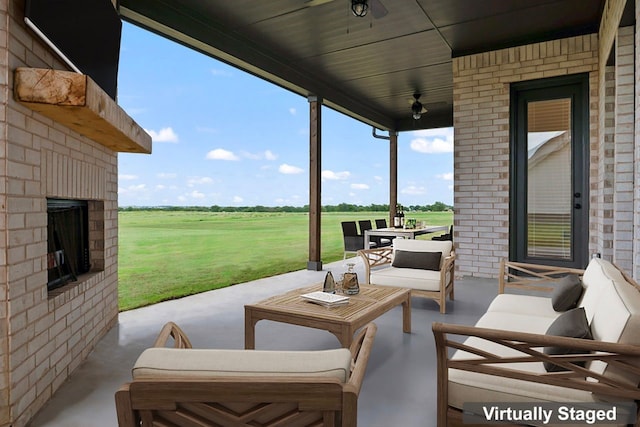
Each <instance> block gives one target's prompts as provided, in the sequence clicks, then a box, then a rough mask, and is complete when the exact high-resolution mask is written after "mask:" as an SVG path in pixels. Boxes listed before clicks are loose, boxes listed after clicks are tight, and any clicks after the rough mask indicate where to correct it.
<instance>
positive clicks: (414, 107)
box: [411, 93, 422, 120]
mask: <svg viewBox="0 0 640 427" xmlns="http://www.w3.org/2000/svg"><path fill="white" fill-rule="evenodd" d="M413 97H414V98H415V101H413V104H411V111H412V112H413V118H414V120H420V117H422V103H421V102H420V101H418V100H419V99H420V94H419V93H416V94H414V95H413Z"/></svg>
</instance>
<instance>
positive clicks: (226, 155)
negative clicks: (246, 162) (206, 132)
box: [206, 148, 240, 160]
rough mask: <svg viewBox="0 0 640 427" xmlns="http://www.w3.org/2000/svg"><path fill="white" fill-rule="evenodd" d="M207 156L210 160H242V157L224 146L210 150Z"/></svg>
mask: <svg viewBox="0 0 640 427" xmlns="http://www.w3.org/2000/svg"><path fill="white" fill-rule="evenodd" d="M206 158H207V159H209V160H240V158H239V157H238V156H236V155H235V154H233V153H232V152H231V151H228V150H225V149H223V148H216V149H215V150H211V151H209V152H208V153H207V156H206Z"/></svg>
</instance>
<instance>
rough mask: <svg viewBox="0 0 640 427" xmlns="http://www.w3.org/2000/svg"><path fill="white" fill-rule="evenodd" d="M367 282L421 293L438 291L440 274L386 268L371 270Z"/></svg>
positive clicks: (436, 272)
mask: <svg viewBox="0 0 640 427" xmlns="http://www.w3.org/2000/svg"><path fill="white" fill-rule="evenodd" d="M369 281H370V283H372V284H374V285H383V286H399V287H402V288H411V289H420V290H423V291H438V290H440V272H439V271H433V270H419V269H415V268H396V267H386V268H382V269H380V270H372V271H371V275H370V277H369Z"/></svg>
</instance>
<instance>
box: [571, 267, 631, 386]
mask: <svg viewBox="0 0 640 427" xmlns="http://www.w3.org/2000/svg"><path fill="white" fill-rule="evenodd" d="M592 265H594V266H596V265H597V266H598V274H599V275H602V276H603V277H604V278H603V279H602V280H603V282H604V283H607V287H606V288H603V289H601V290H600V291H599V292H598V304H594V305H592V306H591V310H592V319H591V324H590V326H591V333H592V334H593V339H595V340H600V341H609V342H618V343H622V344H632V345H640V292H639V291H638V289H636V287H635V286H633V285H632V284H630V283H629V282H627V281H626V280H625V278H624V276H623V275H622V273H620V271H619V270H618V269H616V268H615V266H614V265H613V264H611V263H610V262H608V261H604V260H601V259H596V260H593V261H592V262H591V263H589V267H588V268H587V270H590V269H592ZM585 274H586V272H585ZM583 303H585V302H584V299H583ZM588 303H589V301H587V302H586V303H585V304H588ZM637 365H640V362H638V363H637ZM590 369H592V370H593V371H595V372H598V373H603V374H604V375H605V376H606V377H609V378H613V379H617V380H619V381H623V382H627V383H629V384H633V385H637V384H638V383H640V375H633V376H631V375H630V374H628V373H627V374H626V375H623V374H621V373H620V372H619V370H617V369H616V368H615V367H613V366H609V365H607V364H605V363H603V362H600V361H596V362H593V363H591V366H590Z"/></svg>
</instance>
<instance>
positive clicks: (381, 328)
mask: <svg viewBox="0 0 640 427" xmlns="http://www.w3.org/2000/svg"><path fill="white" fill-rule="evenodd" d="M344 269H345V267H344V264H343V262H342V261H340V262H336V263H332V264H329V265H327V266H326V271H333V272H334V273H336V274H337V273H339V272H342V271H344ZM326 271H324V272H315V271H307V270H301V271H297V272H293V273H288V274H284V275H280V276H275V277H271V278H266V279H262V280H257V281H255V282H250V283H243V284H239V285H235V286H231V287H228V288H224V289H219V290H215V291H210V292H205V293H202V294H199V295H194V296H190V297H186V298H182V299H179V300H174V301H167V302H164V303H160V304H156V305H153V306H149V307H146V308H141V309H137V310H131V311H127V312H124V313H121V314H120V316H119V321H118V324H117V326H116V327H114V328H113V329H112V330H111V331H110V332H109V333H108V334H107V335H106V336H105V338H104V339H103V340H101V341H100V343H99V344H98V345H97V347H96V350H95V351H94V352H93V353H92V354H91V355H90V356H89V357H88V359H87V361H86V362H85V363H84V364H83V365H82V366H81V367H80V368H79V369H78V371H77V372H76V373H74V375H72V377H71V378H70V379H69V381H67V382H66V383H65V384H63V386H62V387H61V388H60V389H59V390H58V392H57V393H56V394H55V396H54V397H53V399H52V400H51V401H49V402H48V403H47V404H46V405H45V407H44V408H43V409H42V411H40V412H39V413H38V415H37V416H36V417H35V418H34V419H33V421H32V422H31V423H30V426H31V427H75V426H78V427H80V426H82V427H113V426H116V425H117V421H116V410H115V401H114V394H115V392H116V390H118V388H119V387H120V386H121V385H122V384H124V383H125V382H127V381H130V380H131V369H132V368H133V365H134V363H135V361H136V359H137V358H138V356H139V355H140V354H141V353H142V351H143V350H145V349H146V348H148V347H151V346H152V344H153V342H154V340H155V339H156V336H157V334H158V333H159V332H160V329H161V328H162V326H163V325H164V324H165V323H166V322H168V321H173V322H175V323H177V324H178V325H179V326H180V327H181V328H182V329H183V330H184V332H185V333H186V334H187V335H188V336H189V338H190V340H191V342H192V344H193V346H194V347H198V348H218V349H242V348H244V342H243V337H244V331H243V325H244V321H243V315H244V309H243V306H244V305H245V304H250V303H254V302H256V301H258V300H261V299H264V298H267V297H269V296H271V295H275V294H279V293H282V292H284V291H286V290H289V289H295V288H298V287H302V286H306V285H310V284H314V283H318V284H319V283H321V282H322V279H323V278H324V275H325V273H326ZM356 272H357V273H358V275H359V277H363V274H364V267H363V265H362V263H361V262H358V264H357V267H356ZM456 287H457V290H456V301H455V303H453V302H449V304H450V305H449V307H448V310H447V314H446V315H443V314H440V313H439V309H438V305H437V304H436V302H435V301H433V300H427V299H424V298H414V299H413V301H412V332H411V333H410V334H406V333H403V332H402V328H401V324H402V319H401V318H402V309H401V308H400V307H396V308H394V309H393V310H391V311H389V312H387V313H385V314H384V315H382V316H380V317H379V318H378V319H377V320H376V321H375V324H376V325H377V326H378V331H377V333H376V337H375V340H374V344H373V349H372V352H371V356H370V359H369V363H368V366H367V369H366V374H365V377H364V382H363V386H362V390H361V392H360V397H359V400H358V410H357V412H358V425H359V426H363V427H388V426H390V425H401V426H403V427H413V426H415V427H423V426H426V425H435V424H434V423H435V420H436V386H435V384H436V353H435V345H434V339H433V332H432V330H431V324H432V322H452V323H459V324H464V325H472V324H474V323H475V322H476V321H477V320H478V318H479V317H480V316H481V315H482V313H483V312H484V311H485V310H486V308H487V306H488V304H489V302H490V300H491V299H492V298H493V297H494V296H495V295H497V292H498V281H497V280H496V279H469V280H459V281H457V282H456ZM339 347H340V343H339V342H338V340H337V339H336V337H334V336H333V335H331V334H330V333H328V332H326V331H320V330H317V329H310V328H304V327H299V326H292V325H287V324H283V323H276V322H270V321H262V322H260V323H258V325H257V330H256V349H258V350H265V349H272V350H317V349H335V348H339Z"/></svg>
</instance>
